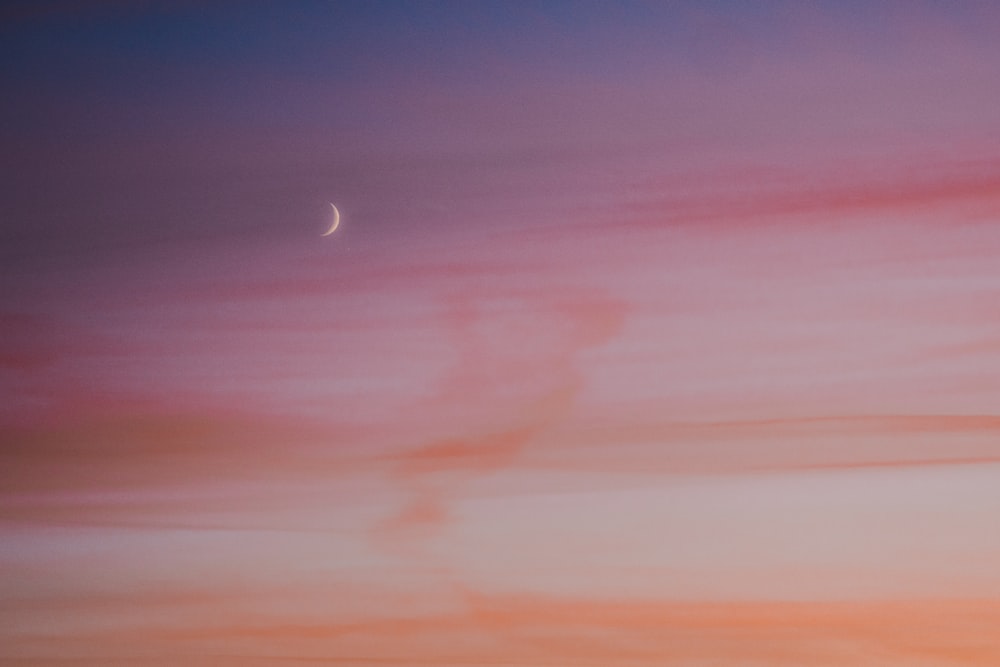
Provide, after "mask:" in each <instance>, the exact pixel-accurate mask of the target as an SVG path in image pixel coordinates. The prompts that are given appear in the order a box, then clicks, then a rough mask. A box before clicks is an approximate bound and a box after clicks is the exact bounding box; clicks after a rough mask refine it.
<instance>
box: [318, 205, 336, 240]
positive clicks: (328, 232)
mask: <svg viewBox="0 0 1000 667" xmlns="http://www.w3.org/2000/svg"><path fill="white" fill-rule="evenodd" d="M330 208H332V209H333V222H331V223H330V229H328V230H326V231H325V232H323V233H322V234H320V236H329V235H330V234H333V233H334V232H335V231H337V227H339V226H340V211H338V210H337V207H336V206H334V205H333V204H332V203H331V204H330Z"/></svg>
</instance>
